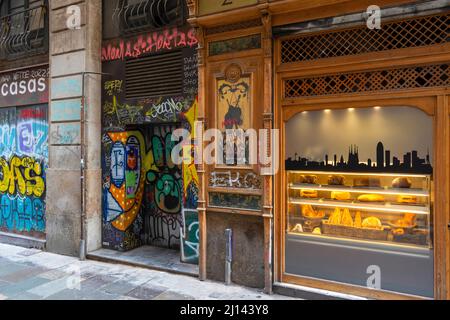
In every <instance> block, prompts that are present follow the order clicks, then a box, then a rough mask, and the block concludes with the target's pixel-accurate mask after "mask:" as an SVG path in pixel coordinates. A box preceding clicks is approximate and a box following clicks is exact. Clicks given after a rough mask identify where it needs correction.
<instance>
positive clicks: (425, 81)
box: [284, 64, 450, 98]
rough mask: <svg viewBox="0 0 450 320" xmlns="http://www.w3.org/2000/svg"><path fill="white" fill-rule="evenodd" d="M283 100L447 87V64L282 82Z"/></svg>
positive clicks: (449, 71)
mask: <svg viewBox="0 0 450 320" xmlns="http://www.w3.org/2000/svg"><path fill="white" fill-rule="evenodd" d="M284 84H285V91H284V96H285V98H299V97H311V96H325V95H332V94H348V93H357V92H369V91H385V90H396V89H411V88H430V87H449V86H450V67H449V65H448V64H442V65H429V66H422V67H412V68H403V69H393V70H381V71H370V72H360V73H345V74H335V75H327V76H321V77H314V78H298V79H290V80H285V82H284Z"/></svg>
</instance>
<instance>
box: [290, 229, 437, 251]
mask: <svg viewBox="0 0 450 320" xmlns="http://www.w3.org/2000/svg"><path fill="white" fill-rule="evenodd" d="M287 233H288V234H289V235H294V236H298V237H308V238H311V239H314V238H323V239H333V240H338V241H345V242H348V243H355V242H356V243H368V244H375V245H379V244H380V242H376V241H370V240H366V239H354V238H352V239H350V238H344V237H333V236H330V235H323V234H321V235H318V234H312V233H306V232H304V233H297V232H289V231H288V232H287ZM382 245H383V246H386V245H388V246H390V247H399V248H415V249H417V248H420V247H423V246H420V245H417V246H414V245H407V244H404V243H394V242H389V241H383V242H382ZM424 250H429V249H428V248H424Z"/></svg>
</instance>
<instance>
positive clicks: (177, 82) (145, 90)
mask: <svg viewBox="0 0 450 320" xmlns="http://www.w3.org/2000/svg"><path fill="white" fill-rule="evenodd" d="M125 84H126V98H127V100H128V99H140V98H151V97H165V96H177V95H179V96H181V95H182V93H183V54H182V51H173V52H168V53H162V54H159V55H152V56H147V57H141V58H139V59H132V60H127V61H126V65H125Z"/></svg>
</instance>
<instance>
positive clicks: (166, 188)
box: [102, 28, 199, 263]
mask: <svg viewBox="0 0 450 320" xmlns="http://www.w3.org/2000/svg"><path fill="white" fill-rule="evenodd" d="M196 45H197V40H196V39H195V34H194V32H193V30H191V29H189V28H183V29H177V28H171V29H167V30H165V31H162V32H154V33H151V34H144V35H141V36H138V37H135V38H133V39H128V40H125V39H116V40H112V41H108V42H107V43H105V44H104V46H103V50H102V56H103V71H104V72H105V73H108V74H111V75H112V76H108V77H104V79H103V90H102V91H103V92H102V104H103V117H102V125H103V139H102V147H103V245H104V247H107V248H112V249H115V250H123V251H126V250H131V249H134V248H136V247H139V246H141V245H152V246H159V247H164V248H171V249H177V250H178V249H179V250H180V252H181V260H182V261H184V262H189V263H198V252H197V251H198V250H197V251H195V250H193V249H192V248H195V246H196V244H197V245H198V239H197V237H196V232H195V231H193V228H195V227H196V225H195V221H198V214H194V213H196V212H197V206H198V194H199V186H198V185H199V184H198V181H199V180H198V176H197V170H196V167H195V164H194V163H192V164H183V165H181V166H177V165H175V164H174V163H173V162H172V159H171V156H170V155H171V153H172V149H173V148H174V146H175V142H173V141H172V134H173V132H174V130H176V129H178V128H183V129H187V130H189V131H190V132H191V133H194V132H195V130H194V122H195V120H196V118H197V109H198V106H197V91H198V89H197V85H198V73H197V64H198V58H197V54H196V52H195V49H196V48H195V47H196ZM173 49H177V50H181V51H182V55H181V57H182V59H183V70H181V71H182V72H183V76H182V78H183V91H182V92H180V93H179V94H178V95H168V96H157V97H145V96H144V97H142V98H133V99H130V98H129V97H128V96H127V83H126V80H125V78H126V77H125V74H126V63H125V60H127V59H135V58H138V57H140V56H143V55H148V54H154V53H157V52H158V53H159V52H160V51H161V52H162V51H169V50H173ZM187 209H189V210H190V211H189V212H190V214H189V217H185V216H184V214H183V213H184V210H187ZM185 218H187V220H186V219H185ZM185 221H189V222H188V224H186V223H185ZM191 225H192V226H191ZM189 228H190V229H189ZM197 228H198V226H197ZM188 229H189V230H190V231H188Z"/></svg>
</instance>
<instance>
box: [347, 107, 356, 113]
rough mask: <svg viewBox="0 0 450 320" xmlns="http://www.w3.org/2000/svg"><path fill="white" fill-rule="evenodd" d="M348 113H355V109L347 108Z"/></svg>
mask: <svg viewBox="0 0 450 320" xmlns="http://www.w3.org/2000/svg"><path fill="white" fill-rule="evenodd" d="M347 110H348V111H349V112H353V111H355V108H348V109H347Z"/></svg>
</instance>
